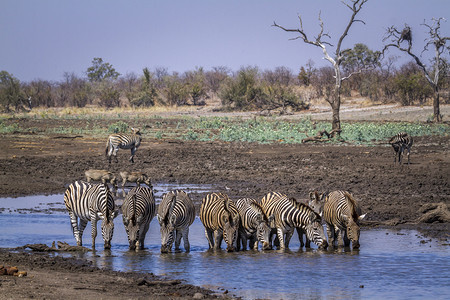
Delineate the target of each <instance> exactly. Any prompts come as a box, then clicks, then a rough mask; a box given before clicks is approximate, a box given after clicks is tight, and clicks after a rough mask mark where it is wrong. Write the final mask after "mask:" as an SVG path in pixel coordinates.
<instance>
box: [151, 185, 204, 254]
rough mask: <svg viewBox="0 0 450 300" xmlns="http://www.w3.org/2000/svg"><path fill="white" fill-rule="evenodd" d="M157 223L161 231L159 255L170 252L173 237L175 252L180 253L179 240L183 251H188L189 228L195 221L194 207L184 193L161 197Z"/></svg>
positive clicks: (175, 192) (168, 194)
mask: <svg viewBox="0 0 450 300" xmlns="http://www.w3.org/2000/svg"><path fill="white" fill-rule="evenodd" d="M157 218H158V222H159V225H160V230H161V253H167V252H169V251H171V249H172V244H173V241H174V235H175V252H179V251H180V244H181V238H183V241H184V250H185V251H186V252H189V251H190V244H189V237H188V236H189V226H191V225H192V223H193V222H194V219H195V207H194V203H193V202H192V200H191V198H189V196H188V194H187V193H186V192H184V191H178V190H177V191H170V192H168V193H166V194H164V195H163V198H162V201H161V203H160V204H159V207H158V214H157Z"/></svg>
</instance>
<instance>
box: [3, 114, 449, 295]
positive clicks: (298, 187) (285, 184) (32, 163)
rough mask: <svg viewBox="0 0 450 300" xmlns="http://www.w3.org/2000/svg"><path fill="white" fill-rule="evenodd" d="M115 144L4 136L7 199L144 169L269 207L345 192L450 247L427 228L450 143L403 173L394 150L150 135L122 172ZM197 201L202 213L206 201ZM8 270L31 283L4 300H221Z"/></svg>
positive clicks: (429, 147) (84, 270)
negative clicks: (111, 149) (92, 171)
mask: <svg viewBox="0 0 450 300" xmlns="http://www.w3.org/2000/svg"><path fill="white" fill-rule="evenodd" d="M376 114H378V115H380V114H379V113H378V112H377V113H376ZM364 118H366V116H365V117H364ZM17 121H20V122H32V127H37V128H38V127H40V126H48V125H52V126H53V125H54V124H52V122H60V121H58V120H39V121H36V120H35V121H32V120H17ZM77 124H78V125H79V126H83V121H77V120H73V121H65V125H66V126H71V127H74V126H77ZM24 126H28V125H24ZM30 127H31V126H30ZM105 140H106V139H105ZM105 140H98V139H93V138H91V137H87V136H84V137H74V136H72V137H61V136H53V137H52V136H48V137H45V138H39V137H36V136H33V135H28V136H20V135H14V134H10V135H4V136H2V138H1V139H0V149H1V151H0V182H1V184H0V196H1V197H5V196H13V197H14V196H19V195H31V194H53V193H63V192H64V190H65V188H66V186H67V185H68V184H69V183H71V182H73V181H74V180H77V179H83V176H84V175H83V174H84V171H85V170H87V169H89V168H97V169H109V170H111V171H112V172H114V173H117V174H118V173H119V171H121V170H130V171H131V170H139V171H143V172H146V173H147V174H149V175H150V176H151V178H152V180H153V181H154V182H179V183H197V184H203V183H205V184H213V185H214V186H215V189H216V191H221V192H226V193H228V194H229V196H230V197H231V198H233V199H237V198H238V197H254V198H256V199H260V198H261V197H262V196H263V195H264V194H265V193H267V192H269V191H280V192H283V193H286V194H288V195H290V196H293V197H296V198H297V199H306V198H307V196H308V193H309V191H313V190H318V191H319V192H325V191H332V190H336V189H344V190H349V191H350V192H352V193H353V194H354V196H355V197H356V198H357V199H358V200H359V201H360V203H361V206H362V210H363V212H364V213H367V217H366V222H365V223H364V224H363V225H364V226H391V227H393V226H394V227H398V228H405V227H406V228H414V229H418V230H420V231H422V233H423V234H425V235H427V236H429V237H432V238H436V239H438V240H440V241H441V242H442V243H447V244H448V239H449V238H450V236H449V232H450V231H449V229H450V226H449V223H434V224H428V223H420V224H418V220H419V219H420V218H421V217H423V215H424V213H426V212H427V209H426V208H427V206H428V205H432V204H433V203H440V202H442V203H444V204H446V205H449V204H450V152H449V137H448V136H446V137H420V138H416V139H415V142H414V146H413V150H412V154H411V161H412V163H411V165H409V166H407V165H404V166H402V167H400V166H394V164H393V152H392V149H391V148H390V147H388V146H387V145H378V146H371V147H368V146H349V145H324V144H317V145H316V144H301V145H284V144H272V145H260V144H252V143H225V142H214V143H206V142H187V141H176V140H166V141H163V142H159V141H155V140H146V139H145V136H144V141H143V144H142V145H141V147H140V148H139V150H138V152H137V154H136V157H135V164H130V163H129V162H128V161H127V158H128V155H129V152H128V151H123V150H122V151H119V155H118V157H119V163H117V164H116V163H112V164H111V165H108V163H107V161H106V159H105V157H104V145H105ZM191 196H192V198H193V200H194V201H195V202H196V203H197V207H198V206H199V203H200V201H201V199H202V197H203V196H204V195H202V194H193V195H191ZM0 206H1V203H0ZM69 242H71V241H69ZM362 246H363V245H362ZM2 264H4V265H17V266H19V267H20V268H23V269H25V270H27V271H29V275H30V276H29V277H24V278H15V277H9V276H8V277H7V276H2V277H0V299H8V298H21V297H22V298H33V297H34V298H46V299H60V298H62V297H65V298H68V299H71V298H75V297H76V296H79V295H81V294H83V295H86V297H87V298H91V299H93V298H100V296H101V297H108V298H109V297H111V298H124V297H126V298H146V297H154V298H158V297H161V298H165V297H170V298H172V297H173V298H178V297H187V298H189V297H193V296H194V294H195V293H201V294H202V295H203V296H205V297H206V296H207V295H209V296H207V297H215V296H212V295H211V294H212V292H211V291H207V290H203V289H200V288H197V287H193V286H189V285H184V284H182V283H178V284H175V285H170V284H152V283H149V284H142V285H139V284H138V283H142V282H143V281H142V280H143V279H142V278H143V277H144V276H145V278H146V279H145V280H146V281H145V282H152V281H158V280H161V279H159V278H156V277H154V276H153V275H151V274H131V273H130V274H128V273H117V272H112V271H107V270H98V269H95V268H93V267H91V266H89V265H88V264H87V262H85V261H75V260H69V259H55V258H51V257H49V256H47V255H37V254H34V255H29V254H26V253H18V254H17V253H11V252H9V251H1V252H0V265H2ZM80 275H82V276H80ZM78 278H79V279H78ZM110 283H111V284H110ZM112 283H114V284H112ZM197 296H198V297H200V294H197Z"/></svg>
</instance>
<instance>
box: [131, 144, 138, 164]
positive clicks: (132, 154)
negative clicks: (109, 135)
mask: <svg viewBox="0 0 450 300" xmlns="http://www.w3.org/2000/svg"><path fill="white" fill-rule="evenodd" d="M136 150H137V149H136V147H133V148H131V157H130V161H131V162H132V163H134V154H135V153H136Z"/></svg>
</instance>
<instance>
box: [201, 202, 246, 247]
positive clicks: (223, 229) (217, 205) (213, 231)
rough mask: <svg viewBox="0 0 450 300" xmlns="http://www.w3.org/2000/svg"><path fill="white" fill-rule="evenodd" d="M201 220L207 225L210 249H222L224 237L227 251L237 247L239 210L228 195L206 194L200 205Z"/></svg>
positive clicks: (206, 232) (206, 233)
mask: <svg viewBox="0 0 450 300" xmlns="http://www.w3.org/2000/svg"><path fill="white" fill-rule="evenodd" d="M200 220H201V221H202V223H203V225H204V226H205V235H206V239H207V240H208V243H209V248H210V249H220V245H221V243H222V239H224V240H225V243H226V244H227V251H229V252H231V251H234V250H235V249H236V240H237V235H238V228H239V212H238V209H237V208H236V205H235V204H234V203H233V201H231V200H230V199H229V198H228V196H227V195H225V194H222V193H212V194H208V195H206V197H205V198H203V200H202V204H201V206H200Z"/></svg>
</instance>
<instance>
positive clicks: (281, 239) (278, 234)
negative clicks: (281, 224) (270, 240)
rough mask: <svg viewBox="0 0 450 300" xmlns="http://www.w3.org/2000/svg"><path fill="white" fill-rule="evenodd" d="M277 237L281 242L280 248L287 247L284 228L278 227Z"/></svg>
mask: <svg viewBox="0 0 450 300" xmlns="http://www.w3.org/2000/svg"><path fill="white" fill-rule="evenodd" d="M277 237H278V241H279V242H280V247H279V248H280V249H281V250H284V249H285V248H286V247H285V245H284V232H283V229H281V228H277Z"/></svg>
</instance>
